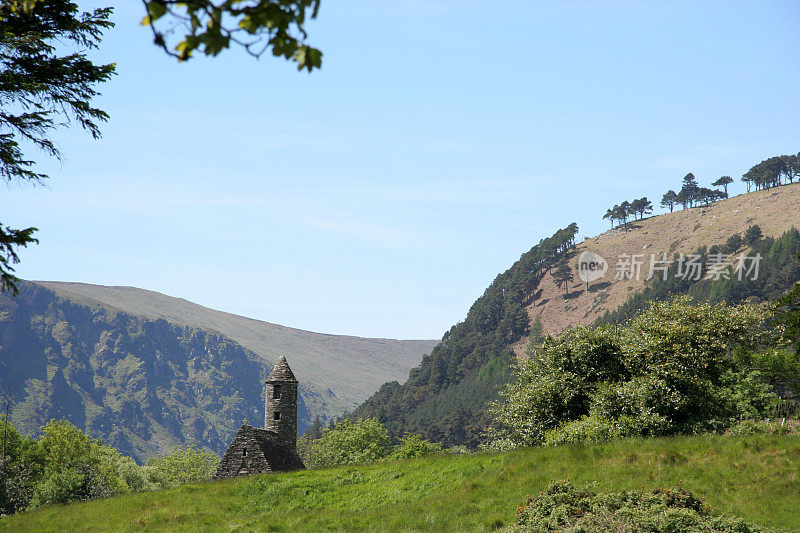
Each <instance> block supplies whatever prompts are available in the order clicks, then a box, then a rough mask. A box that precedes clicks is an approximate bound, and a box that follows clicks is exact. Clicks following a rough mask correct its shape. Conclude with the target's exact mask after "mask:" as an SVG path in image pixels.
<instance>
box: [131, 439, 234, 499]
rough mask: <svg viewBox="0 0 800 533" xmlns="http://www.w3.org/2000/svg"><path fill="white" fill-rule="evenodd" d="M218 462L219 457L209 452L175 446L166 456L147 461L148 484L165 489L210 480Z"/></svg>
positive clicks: (196, 448) (190, 447)
mask: <svg viewBox="0 0 800 533" xmlns="http://www.w3.org/2000/svg"><path fill="white" fill-rule="evenodd" d="M219 462H220V458H219V456H217V454H215V453H214V452H211V451H209V450H204V449H200V448H198V447H197V446H194V445H192V446H177V447H175V448H174V449H173V450H172V451H171V452H170V453H168V454H166V455H162V456H159V457H151V458H150V459H148V460H147V464H146V468H147V475H148V478H149V482H150V483H152V484H153V485H155V486H157V487H159V488H162V489H166V488H170V487H177V486H179V485H185V484H187V483H199V482H201V481H208V480H210V479H211V477H212V476H213V475H214V473H215V472H216V471H217V467H218V466H219Z"/></svg>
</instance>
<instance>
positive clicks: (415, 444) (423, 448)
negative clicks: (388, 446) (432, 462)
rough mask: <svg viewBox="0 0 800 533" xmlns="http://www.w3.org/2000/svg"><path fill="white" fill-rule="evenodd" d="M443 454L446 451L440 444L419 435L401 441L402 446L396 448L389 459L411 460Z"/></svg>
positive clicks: (409, 436)
mask: <svg viewBox="0 0 800 533" xmlns="http://www.w3.org/2000/svg"><path fill="white" fill-rule="evenodd" d="M442 453H444V450H443V449H442V445H441V444H439V443H438V442H430V441H428V440H425V439H423V438H422V437H420V436H419V435H406V436H405V437H403V438H402V439H400V444H398V445H397V446H395V447H394V451H392V454H391V455H390V456H389V457H390V458H392V459H410V458H412V457H424V456H426V455H441V454H442Z"/></svg>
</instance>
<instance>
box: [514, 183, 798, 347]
mask: <svg viewBox="0 0 800 533" xmlns="http://www.w3.org/2000/svg"><path fill="white" fill-rule="evenodd" d="M753 224H757V225H759V226H761V230H762V231H763V232H764V235H769V236H772V237H778V236H780V235H781V234H782V233H783V232H785V231H787V230H789V229H790V228H792V227H797V228H800V183H795V184H793V185H785V186H782V187H775V188H772V189H767V190H761V191H756V192H751V193H748V194H742V195H739V196H734V197H733V198H729V199H727V200H723V201H720V202H716V203H713V204H711V205H709V206H708V207H697V208H692V209H687V210H681V211H675V212H674V213H665V214H663V215H658V216H654V217H650V218H646V219H644V220H637V221H635V222H632V223H631V226H630V228H629V229H625V228H614V229H613V230H609V231H606V232H604V233H602V234H600V235H598V236H597V237H592V238H588V239H586V240H584V241H583V242H581V243H580V244H578V245H577V246H576V247H575V250H574V256H576V257H577V256H579V255H580V254H581V253H582V252H583V251H585V250H590V251H592V252H594V253H597V254H599V255H601V256H602V257H604V258H605V259H606V261H607V262H608V263H609V269H608V271H607V272H606V274H605V276H604V277H603V278H601V279H599V280H597V281H595V282H593V284H594V285H595V287H594V288H592V290H590V291H586V290H585V288H586V287H585V285H584V284H583V282H581V281H580V279H579V278H578V272H577V270H575V281H574V282H573V283H571V284H570V298H569V299H565V298H564V297H563V292H562V291H561V289H559V288H558V287H556V284H555V283H554V282H553V277H552V275H551V274H548V275H546V276H545V277H544V279H543V280H542V282H541V283H540V284H539V286H538V287H537V290H539V291H541V295H540V297H539V298H538V299H537V300H536V301H535V302H532V303H531V304H530V305H528V306H527V307H526V311H527V312H528V316H529V322H530V323H533V320H534V319H535V318H536V316H539V317H541V321H542V325H543V327H544V330H545V331H546V332H549V333H557V332H559V331H561V330H563V329H564V328H566V327H568V326H574V325H577V324H591V323H592V322H594V321H595V320H596V319H598V318H599V317H601V316H603V314H604V313H605V312H606V311H613V310H615V309H617V308H618V307H619V306H621V305H622V304H623V303H625V301H626V300H627V299H628V298H629V297H630V295H631V293H634V292H636V291H639V290H641V289H642V287H643V286H644V278H645V277H646V276H647V274H648V273H649V265H650V254H656V255H657V256H659V257H660V254H662V253H666V254H668V256H672V254H676V253H678V254H679V253H683V254H689V253H693V252H695V251H696V250H697V249H698V248H700V247H701V246H708V247H711V246H713V245H715V244H717V245H721V244H723V243H725V241H726V239H727V238H728V237H730V236H731V235H733V234H734V233H740V234H743V233H744V232H745V231H746V230H747V228H748V227H750V226H751V225H753ZM624 254H627V255H633V254H643V256H644V257H643V261H644V264H643V265H642V277H641V279H639V280H635V279H626V280H617V279H616V278H615V264H616V263H617V258H618V257H619V256H620V255H624ZM598 286H601V288H598ZM523 344H524V343H519V344H517V345H516V346H515V349H516V350H517V351H519V350H520V348H521V347H523Z"/></svg>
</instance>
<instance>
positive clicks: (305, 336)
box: [35, 281, 438, 409]
mask: <svg viewBox="0 0 800 533" xmlns="http://www.w3.org/2000/svg"><path fill="white" fill-rule="evenodd" d="M35 283H38V284H39V285H42V286H44V287H47V288H49V289H51V290H53V291H55V292H56V293H58V294H59V295H61V296H65V297H68V298H71V299H73V300H75V301H77V302H83V303H87V304H90V305H91V304H93V303H100V304H103V305H105V306H108V307H111V308H114V309H119V310H120V311H124V312H126V313H128V314H131V315H134V316H141V317H145V318H148V319H151V320H157V319H163V320H166V321H167V322H170V323H172V324H178V325H181V326H189V327H192V328H200V329H207V330H211V331H216V332H219V333H221V334H222V335H224V336H226V337H228V338H229V339H231V340H233V341H235V342H237V343H238V344H240V345H241V346H243V347H244V348H247V349H248V350H250V351H252V352H254V353H255V354H256V355H258V356H259V358H261V359H263V360H264V361H266V362H267V363H270V364H273V363H274V362H275V361H277V359H278V357H280V356H281V355H283V356H285V357H286V358H287V359H288V360H289V361H291V365H292V369H293V370H294V372H295V374H296V375H297V379H299V380H300V382H301V383H302V384H304V385H305V386H306V387H307V388H309V389H313V390H315V391H316V392H317V393H318V394H320V395H323V396H324V395H326V393H329V395H330V397H329V398H326V400H327V401H333V402H337V403H339V404H340V405H342V406H344V407H345V408H347V409H352V408H353V407H354V406H355V405H357V404H358V403H359V402H361V401H363V400H364V398H366V397H367V396H368V395H370V394H372V393H373V392H374V391H375V390H377V388H378V387H380V386H381V385H382V384H383V383H385V382H386V381H390V380H393V379H400V380H405V378H406V377H407V376H408V371H409V370H411V368H413V367H414V366H415V365H417V364H419V361H420V359H421V358H422V356H423V355H424V354H427V353H430V351H431V350H432V349H433V347H434V346H435V345H436V343H437V342H438V341H434V340H394V339H369V338H363V337H351V336H346V335H328V334H324V333H314V332H311V331H304V330H300V329H295V328H289V327H286V326H281V325H278V324H271V323H269V322H263V321H260V320H254V319H252V318H247V317H243V316H238V315H234V314H231V313H224V312H222V311H216V310H214V309H209V308H207V307H203V306H201V305H198V304H195V303H192V302H189V301H187V300H184V299H182V298H173V297H171V296H166V295H164V294H160V293H157V292H153V291H148V290H144V289H137V288H135V287H106V286H102V285H90V284H86V283H65V282H56V281H37V282H35Z"/></svg>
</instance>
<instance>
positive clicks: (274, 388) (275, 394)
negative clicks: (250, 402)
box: [272, 385, 281, 400]
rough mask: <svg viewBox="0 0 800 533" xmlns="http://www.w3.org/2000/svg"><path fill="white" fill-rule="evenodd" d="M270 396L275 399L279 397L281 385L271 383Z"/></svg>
mask: <svg viewBox="0 0 800 533" xmlns="http://www.w3.org/2000/svg"><path fill="white" fill-rule="evenodd" d="M272 398H273V399H275V400H280V399H281V386H280V385H273V386H272Z"/></svg>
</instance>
